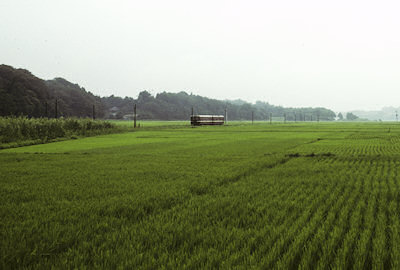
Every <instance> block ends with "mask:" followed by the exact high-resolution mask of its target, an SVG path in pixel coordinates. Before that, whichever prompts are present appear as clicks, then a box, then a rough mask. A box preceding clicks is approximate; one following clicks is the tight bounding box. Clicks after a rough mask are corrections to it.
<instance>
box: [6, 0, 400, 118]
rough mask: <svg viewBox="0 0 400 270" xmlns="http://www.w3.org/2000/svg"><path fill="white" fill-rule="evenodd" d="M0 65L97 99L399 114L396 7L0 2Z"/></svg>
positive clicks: (314, 0) (314, 1) (184, 0)
mask: <svg viewBox="0 0 400 270" xmlns="http://www.w3.org/2000/svg"><path fill="white" fill-rule="evenodd" d="M0 10H1V19H0V21H1V23H0V33H1V42H0V62H1V63H2V64H7V65H12V66H14V67H17V68H26V69H28V70H30V71H32V72H33V74H35V75H36V76H38V77H41V78H45V79H52V78H54V77H64V78H66V79H68V80H69V81H72V82H76V83H79V84H80V85H82V86H84V87H85V88H86V89H88V90H90V91H91V92H93V93H95V94H98V95H111V94H114V95H118V96H132V97H136V96H137V95H138V93H139V92H140V91H143V90H148V91H150V92H151V93H153V94H154V93H157V92H162V91H171V92H178V91H186V92H188V93H190V92H193V93H194V94H198V95H203V96H207V97H211V98H218V99H243V100H247V101H251V102H255V101H256V100H262V101H266V102H269V103H270V104H275V105H283V106H294V107H306V106H312V107H316V106H324V107H328V108H331V109H333V110H336V111H350V110H379V109H381V108H382V107H384V106H393V107H398V106H399V100H400V94H399V91H400V80H399V75H400V50H399V48H400V35H398V29H400V16H399V10H400V2H398V1H385V0H383V1H382V0H381V1H365V0H363V1H361V0H356V1H344V0H339V1H318V0H305V1H294V0H293V1H285V0H284V1H261V0H260V1H255V0H254V1H245V0H242V1H235V0H229V1H228V0H227V1H218V0H213V1H211V0H204V1H189V0H181V1H178V0H169V1H161V0H159V1H152V0H149V1H130V0H126V1H121V0H117V1H100V0H85V1H77V0H68V1H67V0H57V1H52V0H37V1H30V0H25V1H23V0H2V1H1V2H0Z"/></svg>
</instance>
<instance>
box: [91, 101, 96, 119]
mask: <svg viewBox="0 0 400 270" xmlns="http://www.w3.org/2000/svg"><path fill="white" fill-rule="evenodd" d="M92 116H93V120H95V119H96V109H95V107H94V104H93V108H92Z"/></svg>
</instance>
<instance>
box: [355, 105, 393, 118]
mask: <svg viewBox="0 0 400 270" xmlns="http://www.w3.org/2000/svg"><path fill="white" fill-rule="evenodd" d="M396 111H397V112H398V114H399V117H400V107H398V108H395V107H384V108H382V109H381V110H379V111H352V113H354V114H356V115H357V116H359V117H361V118H366V119H368V120H378V121H379V120H382V121H396Z"/></svg>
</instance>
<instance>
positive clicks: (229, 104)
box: [102, 91, 336, 121]
mask: <svg viewBox="0 0 400 270" xmlns="http://www.w3.org/2000/svg"><path fill="white" fill-rule="evenodd" d="M102 100H103V102H104V104H105V105H106V107H107V108H112V107H114V106H115V107H118V108H119V109H120V116H119V117H120V118H122V115H124V114H132V112H133V103H137V106H138V117H139V119H159V120H184V119H188V116H189V115H190V114H191V111H192V108H193V109H194V113H195V114H220V115H224V113H225V109H227V113H228V119H230V120H250V119H251V118H252V114H253V116H254V120H269V118H270V116H272V117H284V116H285V115H286V119H287V120H288V121H317V120H318V119H319V120H321V121H332V120H334V119H335V116H336V114H335V113H334V112H333V111H331V110H328V109H325V108H285V107H281V106H274V105H271V104H269V103H266V102H261V101H257V102H256V103H255V104H251V103H247V102H244V101H240V102H237V101H221V100H216V99H210V98H206V97H202V96H198V95H193V94H188V93H186V92H179V93H167V92H162V93H159V94H157V95H156V96H152V95H151V94H150V93H149V92H147V91H142V92H140V93H139V96H138V98H137V99H132V98H127V97H126V98H125V99H122V98H120V97H115V96H110V97H104V98H102Z"/></svg>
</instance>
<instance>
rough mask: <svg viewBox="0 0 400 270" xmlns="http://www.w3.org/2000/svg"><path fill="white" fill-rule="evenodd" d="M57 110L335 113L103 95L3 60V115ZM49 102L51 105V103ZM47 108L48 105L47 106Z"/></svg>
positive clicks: (182, 95) (264, 115) (234, 115)
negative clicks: (135, 106) (40, 76)
mask: <svg viewBox="0 0 400 270" xmlns="http://www.w3.org/2000/svg"><path fill="white" fill-rule="evenodd" d="M56 99H57V101H58V115H59V116H64V117H91V116H92V109H93V105H95V109H96V117H98V118H111V119H122V118H125V119H126V118H131V117H132V113H133V104H137V113H138V119H158V120H187V119H188V118H189V116H190V114H191V111H192V108H193V110H194V113H195V114H224V111H225V109H226V110H227V112H228V119H229V120H250V119H251V117H252V114H253V115H254V120H268V119H269V117H270V115H272V117H280V118H283V116H284V115H286V118H287V120H288V121H294V120H297V121H304V120H306V121H310V120H313V121H315V120H317V119H318V118H319V119H320V120H323V121H332V120H334V119H335V116H336V115H335V113H334V112H333V111H331V110H328V109H326V108H285V107H281V106H274V105H271V104H269V103H266V102H261V101H257V102H256V103H255V104H251V103H248V102H246V101H243V100H233V101H230V100H225V101H222V100H216V99H210V98H206V97H202V96H198V95H193V94H188V93H186V92H179V93H167V92H162V93H158V94H156V95H155V96H153V95H151V94H150V93H149V92H147V91H142V92H140V93H139V95H138V97H137V98H136V99H134V98H132V97H125V98H121V97H117V96H114V95H112V96H109V97H102V98H100V97H98V96H95V95H94V94H92V93H91V92H88V91H86V90H85V88H83V87H80V86H79V85H78V84H73V83H71V82H69V81H67V80H65V79H63V78H55V79H53V80H49V81H45V80H42V79H40V78H37V77H35V76H34V75H32V74H31V73H30V72H29V71H27V70H24V69H15V68H13V67H10V66H7V65H0V116H7V115H25V116H28V117H45V116H46V112H47V115H48V116H50V117H54V115H55V100H56ZM46 105H47V106H46ZM46 107H47V108H46Z"/></svg>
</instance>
